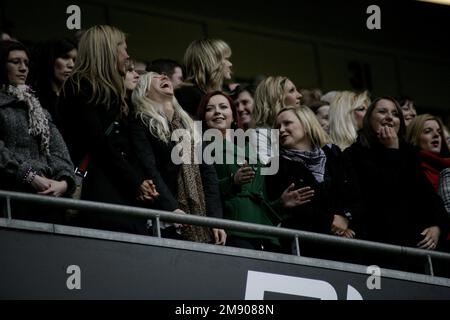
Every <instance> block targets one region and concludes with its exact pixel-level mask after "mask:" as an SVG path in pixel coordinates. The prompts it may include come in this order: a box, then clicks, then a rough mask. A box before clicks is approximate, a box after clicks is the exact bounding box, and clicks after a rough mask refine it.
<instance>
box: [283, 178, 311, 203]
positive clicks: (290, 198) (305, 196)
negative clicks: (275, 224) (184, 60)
mask: <svg viewBox="0 0 450 320" xmlns="http://www.w3.org/2000/svg"><path fill="white" fill-rule="evenodd" d="M294 189H295V184H294V183H292V184H291V185H290V186H289V187H287V188H286V190H284V192H283V194H282V195H281V202H282V203H283V206H284V207H286V208H293V207H297V206H300V205H302V204H305V203H308V202H310V201H311V198H312V197H314V190H312V189H311V188H310V187H304V188H300V189H297V190H294Z"/></svg>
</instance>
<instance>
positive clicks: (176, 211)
mask: <svg viewBox="0 0 450 320" xmlns="http://www.w3.org/2000/svg"><path fill="white" fill-rule="evenodd" d="M173 212H175V213H182V214H186V212H184V211H183V210H181V209H175V210H173ZM173 226H174V227H175V229H181V228H184V227H187V224H182V223H174V224H173Z"/></svg>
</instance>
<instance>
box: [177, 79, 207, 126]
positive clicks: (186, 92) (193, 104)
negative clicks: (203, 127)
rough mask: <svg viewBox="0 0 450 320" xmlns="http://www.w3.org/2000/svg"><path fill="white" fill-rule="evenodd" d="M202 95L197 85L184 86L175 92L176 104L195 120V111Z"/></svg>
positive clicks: (203, 93)
mask: <svg viewBox="0 0 450 320" xmlns="http://www.w3.org/2000/svg"><path fill="white" fill-rule="evenodd" d="M204 95H205V92H203V91H202V90H201V89H200V88H199V87H198V86H197V85H185V86H182V87H180V88H178V89H176V90H175V97H176V98H177V100H178V102H179V103H180V105H181V106H182V107H183V109H184V110H185V111H186V112H187V113H189V115H190V116H191V117H192V118H194V119H197V109H198V106H199V104H200V101H201V100H202V98H203V96H204Z"/></svg>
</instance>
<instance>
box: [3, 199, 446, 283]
mask: <svg viewBox="0 0 450 320" xmlns="http://www.w3.org/2000/svg"><path fill="white" fill-rule="evenodd" d="M0 199H6V206H5V208H6V215H7V217H8V219H12V218H13V215H12V212H11V201H12V200H14V201H20V202H23V203H32V204H36V205H45V206H52V207H57V208H65V209H75V210H86V211H96V212H104V213H108V214H117V215H125V216H134V217H141V218H147V219H151V220H152V221H153V224H152V225H153V234H154V235H155V236H157V237H161V223H160V222H161V221H166V222H175V223H182V224H192V225H199V226H206V227H214V228H221V229H225V230H235V231H241V232H249V233H255V234H260V235H266V236H274V237H284V238H290V239H292V240H293V241H294V244H295V251H296V255H297V256H301V250H300V248H301V246H300V242H314V243H317V244H319V245H320V244H322V245H336V246H343V247H345V248H349V249H357V250H363V251H371V252H378V253H383V254H385V253H387V254H392V255H403V256H408V257H411V258H417V259H423V261H425V262H426V267H425V270H426V272H425V274H429V275H431V276H433V275H434V272H433V260H440V261H445V262H446V263H449V264H450V254H448V253H444V252H437V251H429V250H422V249H416V248H410V247H403V246H397V245H391V244H385V243H379V242H372V241H366V240H358V239H347V238H341V237H337V236H332V235H326V234H320V233H314V232H308V231H301V230H293V229H287V228H281V227H272V226H265V225H259V224H254V223H247V222H240V221H234V220H228V219H220V218H211V217H200V216H194V215H189V214H178V213H173V212H167V211H162V210H155V209H147V208H139V207H131V206H124V205H115V204H109V203H102V202H93V201H84V200H74V199H66V198H52V197H48V196H40V195H34V194H28V193H19V192H10V191H0Z"/></svg>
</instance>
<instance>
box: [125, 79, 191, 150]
mask: <svg viewBox="0 0 450 320" xmlns="http://www.w3.org/2000/svg"><path fill="white" fill-rule="evenodd" d="M156 75H158V73H156V72H149V73H146V74H144V75H142V76H141V77H140V78H139V82H138V84H137V86H136V88H135V89H134V90H133V93H132V95H131V101H132V102H133V105H134V107H135V112H134V114H135V116H136V117H140V119H141V120H142V122H143V123H145V124H146V125H147V127H148V129H149V130H150V133H151V134H152V135H153V136H155V137H158V138H159V139H161V140H162V141H163V142H165V143H169V142H170V140H171V131H170V127H169V120H168V119H167V117H166V116H165V114H164V111H163V110H161V109H160V107H159V106H158V104H157V103H155V101H153V100H151V99H150V98H148V97H147V91H148V90H149V88H150V85H151V83H152V79H153V77H154V76H156ZM172 104H173V107H174V110H175V112H176V113H177V114H178V115H179V116H180V120H181V123H182V124H183V127H184V128H185V129H187V130H188V131H189V133H190V135H191V138H193V137H195V136H194V131H195V130H194V121H193V120H192V119H191V117H189V115H188V114H187V113H186V111H184V110H183V108H182V107H181V105H180V104H179V103H178V101H177V99H176V98H175V96H173V98H172Z"/></svg>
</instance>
